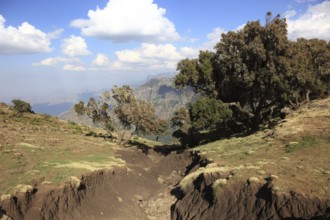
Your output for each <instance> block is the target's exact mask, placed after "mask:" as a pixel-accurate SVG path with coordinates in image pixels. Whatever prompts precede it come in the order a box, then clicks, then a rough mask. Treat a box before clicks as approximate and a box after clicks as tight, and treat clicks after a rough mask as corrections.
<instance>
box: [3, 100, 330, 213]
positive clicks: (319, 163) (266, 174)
mask: <svg viewBox="0 0 330 220" xmlns="http://www.w3.org/2000/svg"><path fill="white" fill-rule="evenodd" d="M329 109H330V98H328V99H323V100H317V101H312V102H311V103H309V104H307V105H305V106H304V107H302V108H301V109H299V110H298V111H296V112H293V113H292V114H290V115H289V116H287V118H286V119H284V120H281V121H279V122H278V124H277V125H276V126H275V127H274V128H270V129H264V130H262V131H260V132H258V133H255V134H252V135H249V136H245V137H230V138H226V139H222V140H218V141H216V142H212V143H208V144H206V145H201V146H198V147H196V148H193V149H186V150H184V149H176V148H173V147H169V146H167V147H165V146H162V145H161V144H160V143H158V144H154V143H152V142H150V143H151V144H152V145H153V146H149V142H148V141H147V140H144V139H142V138H136V142H135V143H136V145H137V146H135V144H133V145H131V146H130V147H126V148H123V147H119V146H117V145H116V144H115V143H113V142H110V141H108V140H104V139H103V138H97V137H92V136H86V134H88V133H91V132H94V133H100V132H102V130H101V129H96V128H92V127H88V126H81V125H77V124H75V123H69V122H66V121H61V120H58V119H56V118H53V117H50V116H47V115H38V114H29V113H24V114H23V115H18V114H17V113H15V112H14V111H13V110H12V108H10V107H8V106H6V105H4V104H1V105H0V155H1V158H2V159H1V161H0V171H1V173H2V178H1V180H0V188H1V200H0V216H9V217H12V218H14V219H81V218H83V219H114V218H116V219H155V218H157V219H169V218H171V219H193V218H195V219H210V217H212V219H213V218H216V219H230V218H234V219H244V216H245V218H248V219H257V218H258V219H324V218H326V216H330V213H328V212H329V207H330V188H329V180H330V158H329V155H330V144H329V143H330V126H329V125H330V111H329ZM192 201H193V202H192ZM171 207H172V208H171Z"/></svg>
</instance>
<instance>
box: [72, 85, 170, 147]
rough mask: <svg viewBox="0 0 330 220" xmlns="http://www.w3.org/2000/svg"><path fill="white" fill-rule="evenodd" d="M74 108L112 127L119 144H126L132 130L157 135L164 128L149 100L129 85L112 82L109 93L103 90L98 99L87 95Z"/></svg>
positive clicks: (132, 132) (162, 131)
mask: <svg viewBox="0 0 330 220" xmlns="http://www.w3.org/2000/svg"><path fill="white" fill-rule="evenodd" d="M110 106H112V109H111V110H110V108H109V107H110ZM75 111H76V112H77V113H78V114H80V115H82V114H86V115H88V116H89V117H90V118H91V119H92V120H93V122H94V123H98V124H101V125H102V126H103V127H104V128H106V129H107V130H108V131H110V132H111V131H113V130H114V129H115V131H116V133H117V141H118V143H119V144H120V145H125V144H126V143H127V142H128V141H129V140H130V138H131V137H132V136H133V135H134V134H138V133H142V134H156V135H160V134H162V133H164V132H165V131H166V129H167V126H166V123H164V122H163V120H161V119H158V118H157V117H156V114H155V110H154V108H153V107H152V106H151V105H150V103H148V102H146V101H142V100H138V99H136V98H135V95H134V93H133V90H132V89H131V88H130V87H129V86H128V85H124V86H122V87H117V86H115V87H114V88H113V89H112V94H110V93H109V92H104V93H103V94H102V95H101V96H100V97H99V98H98V100H96V99H94V98H90V99H89V101H88V103H87V105H86V106H85V104H84V102H82V101H81V102H79V103H77V104H76V105H75Z"/></svg>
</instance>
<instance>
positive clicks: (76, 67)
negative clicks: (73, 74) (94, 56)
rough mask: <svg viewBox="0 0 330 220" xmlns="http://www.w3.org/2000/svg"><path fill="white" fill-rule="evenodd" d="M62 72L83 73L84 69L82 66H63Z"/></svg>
mask: <svg viewBox="0 0 330 220" xmlns="http://www.w3.org/2000/svg"><path fill="white" fill-rule="evenodd" d="M63 70H66V71H85V70H86V68H85V67H84V66H82V65H74V64H65V65H64V66H63Z"/></svg>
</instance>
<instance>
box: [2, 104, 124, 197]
mask: <svg viewBox="0 0 330 220" xmlns="http://www.w3.org/2000/svg"><path fill="white" fill-rule="evenodd" d="M90 131H94V132H96V133H99V132H102V130H98V129H95V128H90V127H86V126H80V125H77V124H74V123H68V122H65V121H60V120H58V119H56V118H53V117H50V116H46V115H37V114H36V115H34V114H29V113H24V114H23V115H22V116H17V115H15V113H14V111H12V110H11V109H10V108H8V107H6V106H0V158H1V160H0V172H1V175H2V178H0V189H1V192H0V194H5V193H14V191H15V187H16V186H17V185H19V184H28V185H33V184H34V183H41V182H44V183H47V182H48V184H49V182H51V183H52V184H59V183H63V182H64V181H67V180H69V179H70V176H79V175H81V174H83V173H84V172H89V171H93V170H98V169H103V168H110V167H111V166H114V165H124V164H125V162H124V161H122V160H121V159H118V158H116V155H115V151H116V149H117V148H118V146H117V145H115V144H112V143H110V142H107V141H104V140H103V139H102V138H94V137H87V136H85V135H83V134H84V133H87V132H90Z"/></svg>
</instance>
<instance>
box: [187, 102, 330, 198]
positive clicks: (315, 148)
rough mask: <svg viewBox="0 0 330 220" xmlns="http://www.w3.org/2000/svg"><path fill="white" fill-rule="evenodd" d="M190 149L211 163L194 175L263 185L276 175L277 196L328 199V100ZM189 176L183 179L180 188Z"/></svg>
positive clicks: (329, 166)
mask: <svg viewBox="0 0 330 220" xmlns="http://www.w3.org/2000/svg"><path fill="white" fill-rule="evenodd" d="M194 150H198V151H201V154H203V155H205V156H206V157H207V158H211V159H212V160H213V161H214V164H211V166H210V168H209V169H208V168H206V169H205V170H199V171H197V173H198V172H208V170H209V171H210V172H217V171H218V172H220V173H221V172H223V173H225V172H232V173H234V175H233V178H231V179H229V180H228V181H227V184H230V183H233V182H237V181H246V180H247V179H249V178H251V177H257V178H258V179H260V181H261V182H263V181H265V180H264V178H266V177H269V175H270V174H272V175H276V176H278V179H276V180H275V181H274V182H275V183H274V186H275V187H276V188H275V189H276V190H278V191H283V192H289V191H291V190H295V191H298V192H302V193H308V194H313V195H318V196H321V197H326V198H330V188H329V186H330V182H329V180H330V99H329V98H328V99H325V100H319V101H313V102H312V103H310V104H309V105H307V106H304V107H303V108H301V109H300V110H298V111H296V112H294V113H293V114H291V115H289V116H288V117H287V118H286V119H285V120H283V121H282V122H280V123H279V124H278V125H277V126H276V127H275V128H274V129H267V130H263V131H260V132H258V133H256V134H253V135H250V136H247V137H237V138H230V139H224V140H219V141H216V142H213V143H209V144H206V145H202V146H199V147H197V148H195V149H194ZM215 167H216V168H215ZM194 176H196V175H193V174H192V175H191V176H190V177H189V176H188V177H187V178H186V179H185V180H184V181H183V182H182V184H181V185H182V187H183V188H184V187H186V186H185V185H186V184H187V182H189V180H187V179H188V178H191V179H193V178H194ZM190 181H191V180H190Z"/></svg>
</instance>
